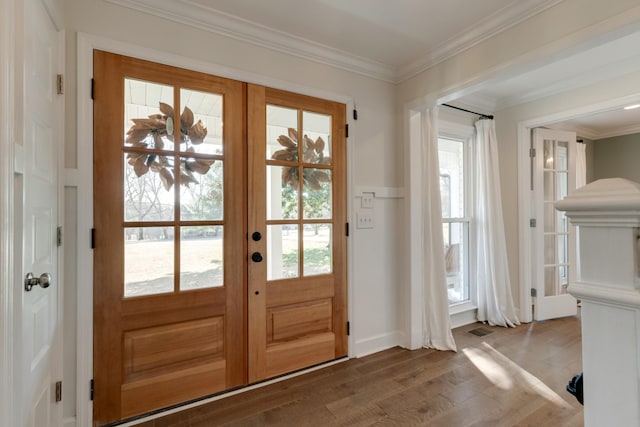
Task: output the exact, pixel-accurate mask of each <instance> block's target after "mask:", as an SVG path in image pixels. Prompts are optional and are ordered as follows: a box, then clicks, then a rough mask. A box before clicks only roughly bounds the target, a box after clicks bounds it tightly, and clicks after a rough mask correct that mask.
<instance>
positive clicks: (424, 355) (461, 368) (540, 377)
mask: <svg viewBox="0 0 640 427" xmlns="http://www.w3.org/2000/svg"><path fill="white" fill-rule="evenodd" d="M478 327H482V328H484V329H489V330H491V331H493V333H491V334H489V335H486V336H484V337H478V336H475V335H472V334H471V333H469V332H468V331H470V330H472V329H476V328H478ZM454 337H455V339H456V343H457V346H458V352H457V353H453V352H440V351H434V350H426V349H422V350H416V351H408V350H403V349H401V348H392V349H389V350H385V351H382V352H379V353H376V354H373V355H371V356H367V357H363V358H360V359H352V360H349V361H347V362H344V363H340V364H337V365H334V366H330V367H328V368H325V369H321V370H318V371H315V372H312V373H309V374H306V375H304V376H300V377H296V378H293V379H289V380H287V381H283V382H280V383H277V384H272V385H269V386H267V387H263V388H260V389H256V390H252V391H249V392H246V393H241V394H238V395H235V396H232V397H229V398H225V399H222V400H218V401H215V402H212V403H209V404H206V405H202V406H199V407H197V408H192V409H189V410H185V411H182V412H179V413H176V414H172V415H169V416H166V417H163V418H158V419H156V420H152V421H147V422H144V423H142V424H140V426H143V427H169V426H172V427H209V426H219V425H224V426H371V425H376V426H384V425H386V426H447V427H457V426H536V427H539V426H554V427H555V426H582V425H583V408H582V406H581V405H580V404H579V403H578V402H577V401H576V400H575V398H574V397H573V396H572V395H570V394H569V393H568V392H566V390H565V386H566V385H567V383H568V381H569V379H570V378H571V377H572V376H573V375H575V374H577V373H578V372H580V371H581V370H582V358H581V340H580V319H579V318H576V317H571V318H564V319H556V320H550V321H546V322H536V323H530V324H524V325H521V326H519V327H517V328H510V329H507V328H499V327H490V326H486V325H481V324H473V325H467V326H464V327H461V328H458V329H456V330H454Z"/></svg>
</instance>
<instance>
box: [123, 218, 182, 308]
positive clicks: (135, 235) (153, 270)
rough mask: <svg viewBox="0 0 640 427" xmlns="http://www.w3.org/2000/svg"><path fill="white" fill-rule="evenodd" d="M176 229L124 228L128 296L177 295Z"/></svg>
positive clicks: (125, 273) (126, 291) (125, 275)
mask: <svg viewBox="0 0 640 427" xmlns="http://www.w3.org/2000/svg"><path fill="white" fill-rule="evenodd" d="M173 253H174V245H173V227H139V228H125V229H124V296H125V297H136V296H140V295H153V294H162V293H166V292H173V278H174V275H173V273H174V270H173Z"/></svg>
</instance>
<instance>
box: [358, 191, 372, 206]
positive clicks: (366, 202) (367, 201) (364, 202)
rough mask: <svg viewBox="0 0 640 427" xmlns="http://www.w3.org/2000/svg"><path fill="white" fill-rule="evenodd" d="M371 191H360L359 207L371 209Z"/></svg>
mask: <svg viewBox="0 0 640 427" xmlns="http://www.w3.org/2000/svg"><path fill="white" fill-rule="evenodd" d="M373 197H374V194H373V193H362V199H361V201H360V207H361V208H363V209H373Z"/></svg>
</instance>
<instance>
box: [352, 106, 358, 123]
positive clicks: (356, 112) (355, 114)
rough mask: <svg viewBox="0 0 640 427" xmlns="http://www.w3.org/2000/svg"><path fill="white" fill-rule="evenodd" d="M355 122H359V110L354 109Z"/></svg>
mask: <svg viewBox="0 0 640 427" xmlns="http://www.w3.org/2000/svg"><path fill="white" fill-rule="evenodd" d="M353 120H358V110H356V109H355V108H354V109H353Z"/></svg>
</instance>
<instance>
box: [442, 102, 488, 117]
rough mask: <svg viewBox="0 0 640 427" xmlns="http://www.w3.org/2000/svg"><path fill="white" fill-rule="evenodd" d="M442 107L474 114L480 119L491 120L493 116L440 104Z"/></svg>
mask: <svg viewBox="0 0 640 427" xmlns="http://www.w3.org/2000/svg"><path fill="white" fill-rule="evenodd" d="M442 105H443V106H445V107H449V108H453V109H456V110H460V111H464V112H465V113H471V114H475V115H476V116H480V118H481V119H489V120H493V115H487V114H482V113H476V112H475V111H471V110H465V109H464V108H460V107H456V106H454V105H449V104H442Z"/></svg>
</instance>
